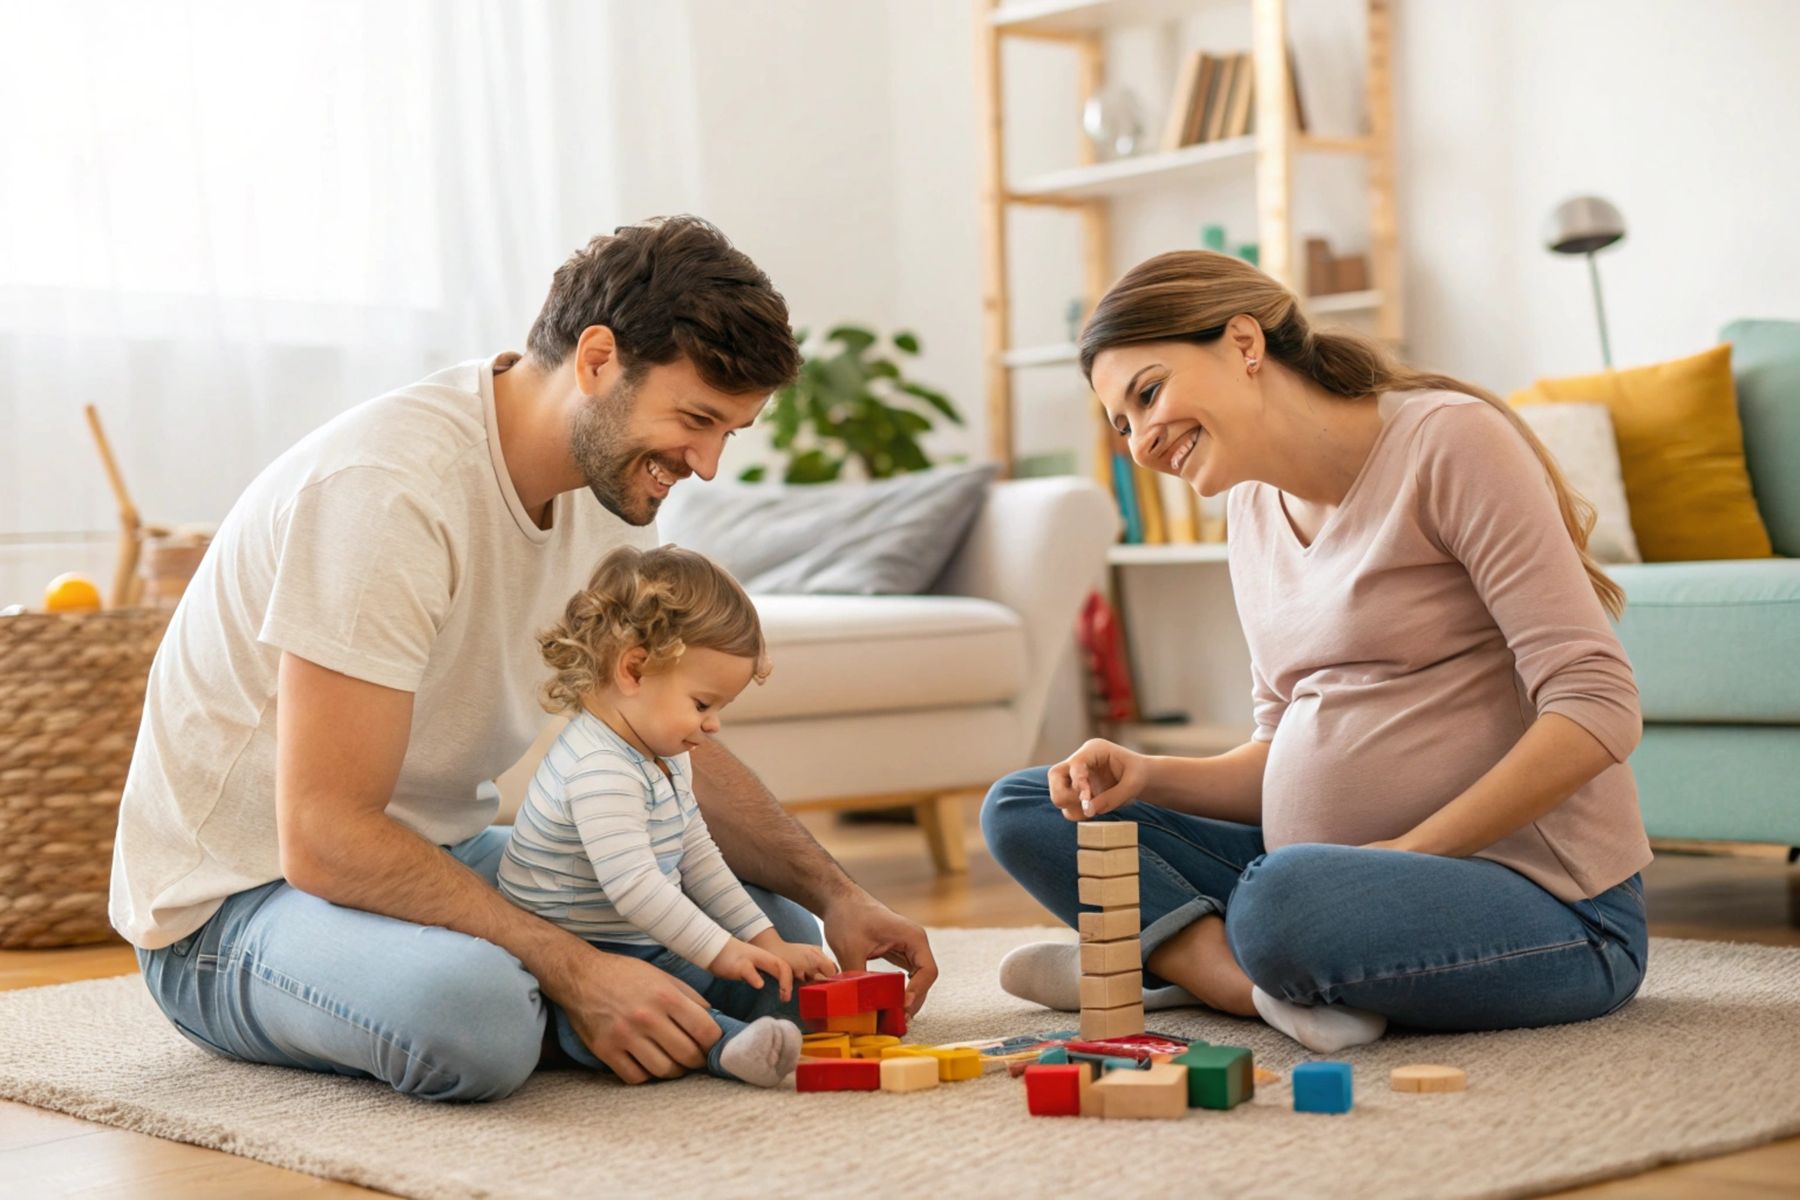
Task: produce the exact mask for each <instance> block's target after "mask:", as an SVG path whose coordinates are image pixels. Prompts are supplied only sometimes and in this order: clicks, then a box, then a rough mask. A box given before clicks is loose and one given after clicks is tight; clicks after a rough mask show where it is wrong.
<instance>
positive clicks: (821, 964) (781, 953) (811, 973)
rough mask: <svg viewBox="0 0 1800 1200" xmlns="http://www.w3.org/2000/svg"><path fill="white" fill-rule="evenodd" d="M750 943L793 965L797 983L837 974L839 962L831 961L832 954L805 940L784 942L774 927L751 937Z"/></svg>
mask: <svg viewBox="0 0 1800 1200" xmlns="http://www.w3.org/2000/svg"><path fill="white" fill-rule="evenodd" d="M750 944H751V945H752V946H758V947H761V948H762V949H764V950H767V951H768V952H769V953H770V954H773V955H776V956H778V957H779V958H781V959H782V961H784V962H786V963H787V965H788V966H790V967H792V968H793V971H794V981H795V982H796V983H807V982H809V981H811V980H814V979H822V978H824V977H825V976H827V975H836V974H837V964H836V963H834V962H832V961H831V956H830V955H829V954H827V953H825V951H823V950H821V949H820V948H819V947H817V946H811V945H808V944H807V943H805V942H784V941H782V940H781V935H780V934H778V933H776V932H775V931H774V930H773V929H765V930H763V931H762V932H761V933H759V934H757V935H756V936H755V937H753V938H751V939H750Z"/></svg>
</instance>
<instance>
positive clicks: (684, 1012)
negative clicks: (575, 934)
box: [560, 950, 719, 1083]
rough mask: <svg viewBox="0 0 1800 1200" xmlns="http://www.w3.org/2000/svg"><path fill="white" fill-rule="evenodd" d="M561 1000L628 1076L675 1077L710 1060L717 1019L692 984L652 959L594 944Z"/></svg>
mask: <svg viewBox="0 0 1800 1200" xmlns="http://www.w3.org/2000/svg"><path fill="white" fill-rule="evenodd" d="M568 983H569V984H570V990H569V991H568V992H566V993H565V994H564V995H563V996H562V997H560V1001H561V1003H562V1006H563V1010H564V1011H565V1012H567V1013H568V1014H569V1023H570V1024H572V1025H573V1026H574V1027H575V1032H576V1033H577V1034H578V1035H580V1037H581V1040H582V1042H583V1043H584V1044H585V1045H586V1046H587V1048H588V1049H589V1050H592V1051H593V1052H594V1054H595V1055H596V1056H597V1057H598V1058H599V1059H600V1061H601V1062H603V1063H605V1064H606V1065H607V1066H609V1067H611V1068H612V1070H613V1074H615V1075H617V1076H618V1077H619V1078H620V1079H623V1080H624V1081H625V1082H626V1083H643V1082H645V1081H646V1080H648V1079H650V1078H652V1077H655V1078H657V1079H674V1078H675V1077H676V1076H678V1075H682V1074H685V1073H686V1072H688V1071H690V1070H697V1069H699V1068H700V1067H703V1066H705V1065H706V1052H707V1051H708V1050H710V1049H711V1048H712V1045H713V1043H714V1042H716V1041H718V1040H719V1026H718V1023H717V1022H716V1021H714V1020H713V1019H712V1015H711V1014H710V1013H708V1012H707V1010H706V1002H705V1001H704V1000H702V999H701V998H700V994H699V993H698V992H696V991H695V990H694V989H693V988H691V987H689V986H688V985H687V984H685V983H683V982H681V980H679V979H676V978H675V977H674V976H673V975H667V974H665V973H663V972H662V971H659V970H657V969H656V968H655V967H653V966H651V965H650V964H649V963H646V962H639V961H638V960H637V959H635V958H627V957H625V956H624V955H621V954H607V953H605V952H603V951H599V950H594V951H592V952H591V953H589V954H584V955H582V956H581V958H580V965H579V966H578V967H577V968H576V969H575V970H574V971H573V972H572V973H571V976H570V978H569V980H568Z"/></svg>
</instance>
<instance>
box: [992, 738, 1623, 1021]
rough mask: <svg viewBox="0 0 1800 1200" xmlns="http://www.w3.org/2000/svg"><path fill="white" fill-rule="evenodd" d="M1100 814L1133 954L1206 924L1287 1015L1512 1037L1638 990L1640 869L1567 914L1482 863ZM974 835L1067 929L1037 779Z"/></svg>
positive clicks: (1058, 833) (1069, 850)
mask: <svg viewBox="0 0 1800 1200" xmlns="http://www.w3.org/2000/svg"><path fill="white" fill-rule="evenodd" d="M1098 819H1100V820H1108V819H1116V820H1124V821H1136V822H1137V823H1138V844H1139V847H1140V872H1141V873H1140V877H1139V888H1140V893H1141V896H1140V902H1139V908H1140V910H1141V912H1142V920H1143V952H1144V957H1145V958H1146V959H1148V958H1149V957H1150V954H1151V952H1152V951H1154V950H1155V949H1156V948H1157V947H1159V946H1161V945H1162V944H1163V943H1164V942H1165V941H1167V940H1168V939H1169V938H1170V937H1171V936H1173V935H1174V934H1176V933H1178V932H1179V931H1181V930H1182V929H1185V928H1186V927H1187V926H1188V925H1190V924H1192V923H1193V922H1195V921H1197V920H1199V919H1200V918H1201V917H1204V916H1206V915H1208V914H1213V913H1216V914H1218V915H1220V916H1222V917H1223V918H1224V921H1225V932H1226V936H1227V938H1228V940H1229V942H1230V945H1231V949H1232V953H1233V954H1234V955H1235V956H1236V957H1237V961H1238V965H1239V966H1241V967H1242V968H1243V970H1244V973H1245V974H1246V975H1248V976H1249V977H1250V979H1251V981H1252V982H1253V983H1255V984H1256V985H1257V986H1258V987H1260V988H1262V989H1263V991H1265V992H1267V993H1268V994H1269V995H1271V996H1275V997H1277V998H1279V999H1283V1000H1289V1001H1292V1002H1293V1003H1295V1004H1306V1005H1313V1004H1343V1005H1348V1006H1349V1007H1351V1008H1360V1009H1365V1010H1367V1011H1369V1012H1375V1013H1380V1014H1382V1015H1383V1016H1385V1017H1387V1018H1388V1019H1389V1020H1391V1021H1392V1022H1393V1023H1394V1024H1396V1025H1403V1026H1410V1027H1412V1028H1415V1029H1432V1030H1445V1031H1450V1030H1479V1029H1511V1028H1520V1027H1526V1026H1534V1025H1555V1024H1560V1023H1562V1022H1566V1021H1584V1020H1587V1019H1588V1018H1590V1017H1598V1016H1602V1015H1604V1014H1606V1013H1609V1012H1612V1011H1613V1010H1614V1009H1616V1008H1618V1007H1620V1006H1621V1005H1623V1004H1624V1003H1625V1002H1626V1001H1628V1000H1630V999H1631V997H1632V996H1633V995H1635V994H1636V993H1637V989H1638V985H1639V984H1641V983H1642V982H1643V979H1644V964H1645V962H1646V961H1647V958H1648V950H1649V946H1648V932H1647V928H1646V923H1645V917H1644V892H1643V884H1642V882H1641V880H1640V879H1639V877H1637V876H1633V877H1632V878H1630V879H1628V880H1626V881H1625V882H1624V883H1621V884H1619V885H1618V886H1617V887H1615V888H1613V889H1611V890H1610V891H1607V892H1605V893H1603V894H1601V895H1599V896H1597V897H1595V898H1594V899H1592V900H1580V901H1576V902H1575V903H1573V904H1568V903H1564V902H1563V901H1561V900H1558V899H1557V898H1556V897H1555V896H1552V895H1551V894H1550V893H1549V892H1547V891H1545V890H1544V889H1543V888H1541V887H1539V886H1538V885H1537V884H1535V883H1533V882H1531V881H1530V880H1529V879H1526V878H1525V877H1524V876H1523V875H1520V874H1518V873H1517V872H1515V871H1512V870H1510V869H1508V868H1506V867H1503V866H1500V865H1499V864H1498V863H1492V862H1488V861H1486V860H1485V859H1479V858H1443V857H1439V856H1437V855H1431V854H1409V853H1405V852H1401V851H1395V850H1365V849H1363V848H1361V847H1359V846H1327V845H1297V846H1284V847H1282V848H1281V849H1279V850H1276V851H1274V852H1272V853H1265V852H1264V849H1263V841H1262V830H1261V829H1259V828H1256V827H1254V826H1249V825H1237V824H1234V823H1232V822H1229V821H1214V820H1209V819H1207V818H1204V817H1193V816H1188V815H1186V814H1184V813H1177V812H1171V811H1170V810H1168V809H1166V808H1157V807H1155V806H1153V805H1149V804H1144V803H1137V802H1134V803H1131V804H1126V805H1124V806H1122V807H1120V808H1118V809H1115V810H1114V811H1113V812H1111V813H1108V814H1106V815H1105V816H1103V817H1101V818H1098ZM981 827H982V831H983V833H984V834H985V835H986V837H987V842H988V846H989V847H990V848H991V849H992V850H993V852H994V857H995V858H996V859H998V860H999V862H1000V865H1001V866H1003V867H1005V868H1006V870H1007V871H1008V872H1010V873H1011V874H1012V876H1013V878H1015V879H1017V880H1018V881H1019V882H1020V883H1021V884H1023V885H1024V886H1025V889H1026V890H1027V891H1029V892H1030V893H1031V894H1032V895H1033V896H1035V897H1037V899H1038V901H1039V902H1040V903H1041V904H1043V905H1044V906H1045V907H1046V908H1048V909H1049V910H1050V911H1051V912H1053V913H1055V914H1056V916H1057V918H1058V919H1059V920H1061V921H1063V922H1065V923H1067V924H1069V925H1071V926H1072V925H1075V924H1076V923H1077V922H1076V914H1077V913H1078V912H1079V911H1080V910H1081V903H1080V901H1079V899H1078V898H1077V896H1076V872H1075V828H1076V825H1075V822H1073V821H1070V820H1068V819H1066V818H1065V817H1064V816H1063V815H1062V813H1061V812H1060V811H1058V810H1057V808H1056V807H1055V806H1054V805H1052V804H1051V803H1050V782H1049V770H1048V768H1046V767H1033V768H1030V769H1028V770H1024V771H1017V772H1014V773H1013V774H1011V775H1008V776H1007V777H1006V778H1005V779H1002V780H1001V781H1000V782H998V783H996V784H995V785H994V786H993V788H992V790H990V791H989V792H988V797H987V803H986V804H985V805H984V806H983V808H982V811H981ZM1147 980H1148V981H1149V982H1150V983H1151V984H1152V985H1154V984H1156V983H1160V982H1161V981H1160V980H1157V979H1155V977H1154V976H1153V975H1148V974H1147Z"/></svg>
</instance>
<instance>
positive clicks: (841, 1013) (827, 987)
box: [800, 976, 870, 1021]
mask: <svg viewBox="0 0 1800 1200" xmlns="http://www.w3.org/2000/svg"><path fill="white" fill-rule="evenodd" d="M859 992H860V989H859V988H858V987H857V984H856V981H855V980H854V979H844V978H843V977H841V976H834V977H833V978H831V979H821V980H820V981H819V982H817V983H803V984H801V985H800V1017H801V1019H802V1020H806V1021H823V1020H825V1019H826V1018H828V1017H849V1016H854V1015H855V1014H857V1013H859V1012H868V1011H869V1009H870V1006H869V1005H866V1004H862V1003H859V1002H858V995H859Z"/></svg>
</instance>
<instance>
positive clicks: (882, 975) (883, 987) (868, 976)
mask: <svg viewBox="0 0 1800 1200" xmlns="http://www.w3.org/2000/svg"><path fill="white" fill-rule="evenodd" d="M852 980H854V981H855V983H856V1010H855V1011H857V1012H874V1011H876V1010H877V1009H883V1008H904V1007H906V976H905V975H903V974H901V973H900V972H899V971H844V972H842V973H840V974H837V975H833V976H832V977H831V978H830V979H827V980H824V982H826V983H848V982H850V981H852ZM801 1015H803V1016H804V1015H805V1014H804V1013H803V1014H801ZM832 1015H833V1016H836V1015H837V1014H835V1013H833V1014H832Z"/></svg>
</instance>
